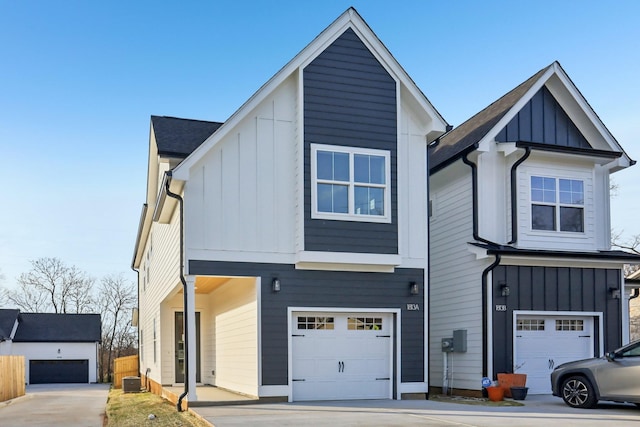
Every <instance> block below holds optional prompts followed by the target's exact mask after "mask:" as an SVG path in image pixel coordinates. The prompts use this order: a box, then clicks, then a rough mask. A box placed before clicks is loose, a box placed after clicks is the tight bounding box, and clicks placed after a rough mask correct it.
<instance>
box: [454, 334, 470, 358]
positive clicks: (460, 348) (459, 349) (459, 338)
mask: <svg viewBox="0 0 640 427" xmlns="http://www.w3.org/2000/svg"><path fill="white" fill-rule="evenodd" d="M453 351H455V352H456V353H466V352H467V330H466V329H458V330H455V331H453Z"/></svg>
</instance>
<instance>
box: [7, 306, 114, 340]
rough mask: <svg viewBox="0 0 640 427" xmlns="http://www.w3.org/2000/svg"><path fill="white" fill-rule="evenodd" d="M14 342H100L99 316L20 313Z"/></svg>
mask: <svg viewBox="0 0 640 427" xmlns="http://www.w3.org/2000/svg"><path fill="white" fill-rule="evenodd" d="M18 321H19V325H18V330H17V332H16V336H15V337H14V339H13V341H14V342H99V341H100V340H101V328H102V326H101V321H100V315H99V314H52V313H20V315H19V317H18Z"/></svg>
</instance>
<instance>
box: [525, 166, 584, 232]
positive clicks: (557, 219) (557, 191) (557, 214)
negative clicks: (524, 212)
mask: <svg viewBox="0 0 640 427" xmlns="http://www.w3.org/2000/svg"><path fill="white" fill-rule="evenodd" d="M533 177H537V178H551V179H553V180H554V182H555V198H556V201H555V202H554V203H549V202H534V201H533V199H532V197H531V195H532V192H533V190H532V188H531V179H532V178H533ZM562 179H564V180H570V181H581V182H582V197H583V200H582V204H581V205H577V204H570V203H561V202H560V180H562ZM528 186H529V229H530V230H531V231H533V232H536V233H554V234H557V233H562V234H571V235H577V236H580V235H584V234H585V233H586V228H587V225H586V220H587V218H586V214H587V204H586V197H587V194H586V192H587V183H586V180H585V179H584V178H582V177H570V176H557V175H550V174H545V173H531V174H529V177H528ZM533 205H539V206H553V207H555V218H554V223H555V229H554V230H542V229H537V228H533ZM563 207H566V208H580V209H582V231H568V230H561V229H560V211H561V208H563Z"/></svg>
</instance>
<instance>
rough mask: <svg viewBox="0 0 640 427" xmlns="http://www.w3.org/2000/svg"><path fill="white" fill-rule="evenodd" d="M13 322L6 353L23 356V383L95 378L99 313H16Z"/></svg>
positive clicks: (77, 381)
mask: <svg viewBox="0 0 640 427" xmlns="http://www.w3.org/2000/svg"><path fill="white" fill-rule="evenodd" d="M1 311H8V310H1ZM11 311H17V310H11ZM16 321H17V328H16V329H15V334H14V336H13V339H12V343H11V346H10V353H9V354H13V355H22V356H24V358H25V365H26V366H25V373H26V378H25V381H26V383H27V384H47V383H94V382H96V381H97V373H98V345H99V343H100V336H101V321H100V315H99V314H50V313H19V314H18V315H17V319H16Z"/></svg>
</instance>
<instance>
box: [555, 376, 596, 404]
mask: <svg viewBox="0 0 640 427" xmlns="http://www.w3.org/2000/svg"><path fill="white" fill-rule="evenodd" d="M562 399H563V400H564V402H565V403H566V404H567V405H569V406H571V407H573V408H593V407H594V406H596V403H598V398H597V397H596V393H595V391H594V390H593V386H592V385H591V383H590V382H589V380H587V379H586V378H585V377H583V376H573V377H569V378H567V379H566V380H564V381H563V382H562Z"/></svg>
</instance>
